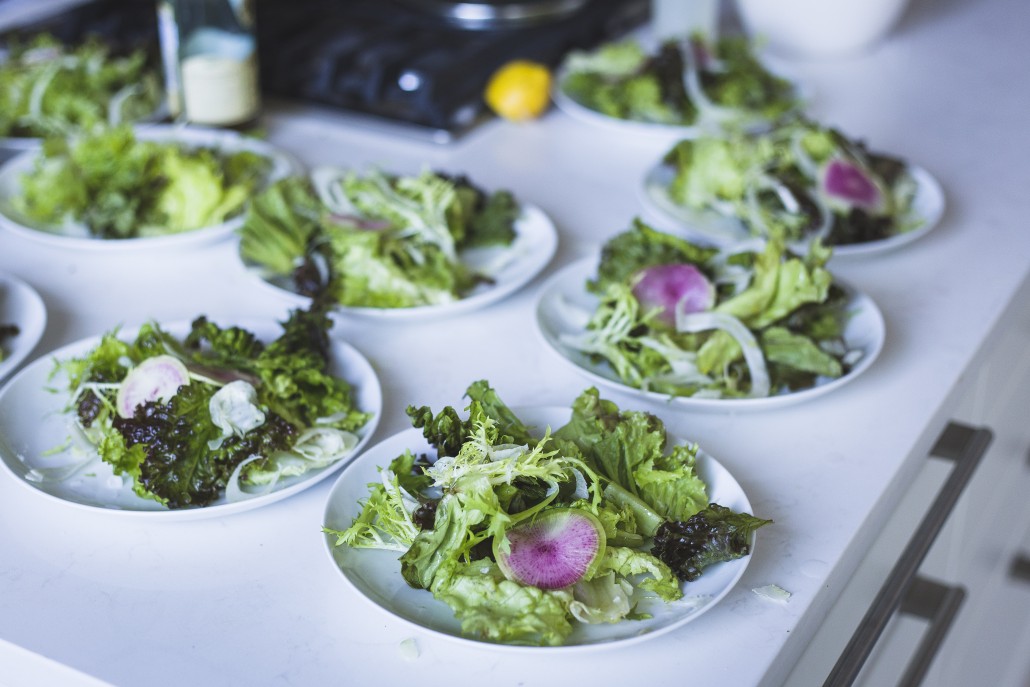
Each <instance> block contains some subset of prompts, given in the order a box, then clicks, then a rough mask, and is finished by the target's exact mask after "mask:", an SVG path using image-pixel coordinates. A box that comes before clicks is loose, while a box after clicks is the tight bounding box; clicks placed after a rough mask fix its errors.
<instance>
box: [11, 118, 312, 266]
mask: <svg viewBox="0 0 1030 687" xmlns="http://www.w3.org/2000/svg"><path fill="white" fill-rule="evenodd" d="M135 131H136V135H137V137H138V138H139V139H140V140H146V141H175V142H178V143H181V144H183V145H184V146H187V147H190V148H197V147H202V146H203V147H213V148H217V149H219V150H223V151H227V152H237V151H243V150H248V151H252V152H254V153H257V154H259V155H263V156H264V157H267V158H269V159H270V160H271V161H272V169H271V170H270V172H269V174H268V182H267V183H272V182H273V181H276V180H277V179H282V178H283V177H286V176H289V175H291V174H296V173H298V172H299V171H300V170H301V166H300V163H299V162H297V160H296V159H295V158H293V156H291V155H289V154H287V153H286V152H284V151H282V150H279V149H278V148H276V147H275V146H272V145H271V144H269V143H266V142H265V141H259V140H257V139H254V138H249V137H246V136H241V135H240V134H237V133H236V132H233V131H228V130H221V129H203V128H194V127H183V126H165V125H145V126H144V125H141V126H137V127H136V129H135ZM39 154H40V153H39V151H38V150H28V151H26V152H24V153H21V154H20V155H17V156H16V157H13V158H11V159H10V160H8V161H7V162H5V163H4V164H3V165H2V166H0V226H2V227H4V228H5V229H7V230H8V231H11V232H14V233H16V234H19V235H21V236H24V237H26V238H30V239H33V240H37V241H41V242H43V243H47V244H50V245H52V246H59V247H64V248H71V249H74V250H103V251H110V250H138V249H151V248H166V247H173V246H174V247H182V246H194V245H201V244H205V243H209V242H213V241H216V240H218V239H222V238H225V237H227V236H230V235H231V234H232V233H233V232H234V231H236V229H237V228H239V227H240V225H242V224H243V218H244V213H243V212H240V213H239V214H237V215H236V216H235V217H233V218H232V219H229V220H228V221H225V222H222V223H221V224H216V225H213V226H209V227H201V228H199V229H194V230H192V231H185V232H182V233H179V234H169V235H167V236H149V237H144V238H132V239H102V238H98V237H95V236H91V235H90V234H89V232H88V231H87V230H86V228H85V227H84V226H82V225H81V224H75V223H70V224H68V225H65V226H60V227H55V226H51V225H45V224H41V223H39V222H35V221H34V220H31V219H29V218H27V217H24V216H22V215H21V214H20V213H19V212H18V211H17V210H16V209H14V207H12V202H13V199H14V198H16V197H18V196H19V195H20V194H21V179H22V176H23V175H24V174H26V173H27V172H30V171H32V169H33V168H34V166H35V164H36V159H37V158H38V156H39Z"/></svg>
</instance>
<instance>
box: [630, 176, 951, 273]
mask: <svg viewBox="0 0 1030 687" xmlns="http://www.w3.org/2000/svg"><path fill="white" fill-rule="evenodd" d="M905 169H906V171H907V172H908V173H909V175H910V176H911V177H912V179H913V180H914V181H915V183H916V194H915V196H914V198H913V201H912V203H913V207H914V206H915V205H917V204H918V198H919V197H920V195H923V196H924V197H925V198H926V202H927V203H930V204H932V205H933V207H932V208H931V209H930V211H929V212H927V213H920V214H921V216H922V218H923V219H924V222H923V226H920V227H917V228H915V229H911V230H909V231H905V232H902V233H900V234H894V235H892V236H888V237H887V238H885V239H879V240H876V241H864V242H860V243H845V244H839V245H838V244H830V247H831V248H832V249H833V257H835V258H836V257H840V258H855V257H861V256H867V255H878V254H880V253H886V252H888V251H893V250H895V249H897V248H900V247H902V246H905V245H908V244H909V243H912V242H914V241H916V240H918V239H920V238H922V237H924V236H926V235H927V234H929V233H930V232H931V231H933V230H934V229H936V228H937V227H938V226H939V225H940V224H941V220H942V219H943V218H944V213H945V210H946V207H947V198H946V196H945V193H944V187H943V186H942V185H941V183H940V181H939V180H938V179H937V178H936V177H935V176H934V175H933V174H931V173H930V171H929V170H927V169H926V168H925V167H923V166H921V165H916V164H912V163H908V162H906V163H905ZM672 174H675V166H674V165H672V164H670V163H668V162H665V161H664V160H661V159H660V160H658V161H657V162H656V163H655V164H653V165H652V166H651V167H649V168H648V170H647V172H646V173H645V174H644V179H643V182H642V183H641V185H640V187H639V189H638V191H639V195H640V198H641V200H642V201H643V203H644V205H645V207H647V209H648V210H650V211H651V213H652V214H654V215H656V216H658V217H661V218H663V219H664V220H666V221H670V222H674V223H675V225H676V230H677V231H681V232H684V233H686V234H688V235H689V236H691V237H692V238H697V239H698V240H703V241H705V242H708V243H710V244H713V245H716V246H718V247H726V246H729V245H732V243H733V242H735V241H747V240H750V239H754V238H761V237H755V236H751V235H749V234H748V232H747V229H745V228H744V226H743V224H742V223H741V222H740V220H739V219H737V218H734V217H726V216H724V215H720V214H718V213H717V212H715V211H714V210H702V211H696V212H695V211H693V210H690V209H688V208H683V207H681V206H679V205H677V204H676V203H674V202H673V201H672V199H671V198H670V197H669V194H668V193H667V189H668V181H669V176H670V175H672ZM718 224H722V225H724V226H727V227H732V228H731V229H729V231H733V232H734V233H736V234H738V235H737V236H734V237H730V236H727V235H725V232H723V231H720V230H719V229H718V228H716V225H718ZM705 225H707V228H706V226H705ZM789 245H790V248H791V250H793V251H794V252H797V253H801V254H804V253H805V252H807V250H808V246H807V244H806V243H805V242H804V241H795V242H791V243H790V244H789Z"/></svg>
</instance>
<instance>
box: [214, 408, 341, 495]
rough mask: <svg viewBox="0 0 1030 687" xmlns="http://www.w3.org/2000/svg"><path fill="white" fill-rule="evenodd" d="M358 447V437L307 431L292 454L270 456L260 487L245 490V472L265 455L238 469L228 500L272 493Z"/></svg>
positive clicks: (323, 430) (335, 431) (331, 431)
mask: <svg viewBox="0 0 1030 687" xmlns="http://www.w3.org/2000/svg"><path fill="white" fill-rule="evenodd" d="M357 444H358V437H357V435H356V434H353V433H351V432H346V431H344V430H341V429H334V428H332V427H312V428H309V429H306V430H304V431H303V432H301V433H300V435H299V436H298V437H297V440H296V441H295V442H294V443H293V448H292V450H290V451H280V452H278V453H276V454H273V455H272V456H269V463H270V464H269V466H268V468H267V469H265V470H264V471H263V472H261V473H260V476H259V481H258V482H257V483H256V484H255V486H257V487H258V488H256V489H252V490H245V489H244V486H243V483H242V482H241V480H242V475H243V469H244V468H245V467H246V466H247V465H249V464H250V463H253V462H254V461H255V460H259V459H261V458H264V456H251V457H249V458H247V459H246V460H244V461H243V462H241V463H240V464H239V465H237V466H236V469H235V470H233V471H232V474H231V475H230V476H229V482H228V484H226V486H225V499H226V501H228V502H229V503H235V502H237V501H242V500H245V499H249V498H254V497H255V496H262V495H264V494H268V493H270V492H272V491H273V490H274V489H275V488H276V487H277V486H278V485H279V484H280V483H281V482H282V481H283V480H284V479H286V478H288V477H296V476H297V475H303V474H304V473H306V472H310V471H311V470H317V469H319V468H324V467H326V466H328V465H331V464H333V463H335V462H336V461H338V460H340V459H341V458H343V457H345V456H346V455H347V454H349V453H350V452H351V451H352V450H354V447H355V446H357Z"/></svg>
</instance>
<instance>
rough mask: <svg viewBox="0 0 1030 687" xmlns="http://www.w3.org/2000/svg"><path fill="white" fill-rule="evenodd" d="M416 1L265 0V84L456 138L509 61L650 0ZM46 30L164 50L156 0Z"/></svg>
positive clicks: (580, 43)
mask: <svg viewBox="0 0 1030 687" xmlns="http://www.w3.org/2000/svg"><path fill="white" fill-rule="evenodd" d="M528 1H532V0H528ZM416 6H417V3H415V4H413V3H412V0H407V2H393V1H391V0H256V17H257V27H258V28H257V32H258V46H259V47H258V51H259V58H260V65H261V88H262V91H264V92H265V93H266V94H267V95H273V96H278V97H281V98H286V99H295V100H301V101H306V102H313V103H318V104H321V105H326V106H329V107H331V108H335V109H339V110H342V111H344V112H348V113H353V114H358V115H361V117H362V119H364V120H367V121H369V122H389V123H397V124H403V125H406V126H407V127H409V128H411V129H414V130H421V131H425V132H433V133H435V134H442V139H443V140H447V139H450V138H454V137H457V136H459V135H461V134H462V133H464V132H465V131H467V130H468V129H470V128H472V127H473V126H475V124H476V123H478V122H480V121H482V120H483V119H484V117H486V116H488V115H489V113H488V110H487V108H486V106H485V104H484V103H483V101H482V93H483V90H484V88H485V86H486V83H487V81H488V79H489V77H490V75H491V74H493V72H494V71H495V70H496V69H497V68H498V67H499V66H501V65H502V64H504V63H505V62H507V61H509V60H513V59H530V60H535V61H539V62H543V63H545V64H548V65H551V66H555V65H557V64H558V62H560V60H561V58H562V57H563V56H564V55H565V54H566V53H567V52H568V51H569V50H571V49H573V48H586V47H590V46H593V45H597V44H598V43H600V42H602V41H605V40H610V39H612V38H615V37H617V36H620V35H622V34H624V33H625V32H627V31H628V30H630V29H632V28H633V27H634V26H636V25H638V24H640V23H641V22H643V21H644V20H645V19H646V16H647V11H648V1H647V0H590V1H589V2H588V3H587V4H586V5H585V6H584V8H583V9H581V10H578V11H575V12H574V13H572V14H567V15H565V16H562V17H560V18H558V19H552V20H548V21H543V22H539V23H536V24H532V25H526V26H513V27H511V28H488V29H470V28H462V27H459V26H455V25H454V24H452V23H448V22H447V21H446V20H444V19H441V18H440V17H438V16H436V15H434V14H432V13H430V12H420V11H419V10H418V9H416ZM38 30H47V31H51V32H53V33H56V34H57V35H58V36H59V37H60V38H61V39H62V40H64V41H67V42H77V41H78V40H81V39H82V38H83V37H84V36H85V35H86V34H98V35H100V36H102V37H104V38H105V39H106V40H108V41H110V42H112V43H113V44H114V45H115V47H116V48H128V47H138V46H139V45H149V46H151V48H152V49H153V51H154V55H155V58H156V55H157V45H156V41H157V38H156V36H157V33H156V14H155V3H154V1H153V0H96V1H95V2H91V3H88V4H85V5H83V6H80V7H77V8H74V9H72V10H69V11H67V12H65V13H63V14H62V15H59V16H56V17H52V18H49V19H46V20H43V21H41V22H37V23H36V24H34V25H33V26H31V27H27V28H26V32H32V31H38ZM435 138H437V139H438V140H441V136H440V135H437V136H435Z"/></svg>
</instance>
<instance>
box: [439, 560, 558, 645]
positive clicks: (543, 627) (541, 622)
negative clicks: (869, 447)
mask: <svg viewBox="0 0 1030 687" xmlns="http://www.w3.org/2000/svg"><path fill="white" fill-rule="evenodd" d="M437 579H438V580H439V581H438V582H437V583H436V584H435V585H434V586H433V589H432V591H433V596H434V597H436V598H437V599H439V600H440V601H443V602H444V603H446V604H447V605H448V606H450V607H451V608H452V609H453V610H454V615H455V617H457V618H458V619H459V620H460V621H461V630H462V632H463V633H464V634H466V635H468V636H470V637H477V638H480V639H484V640H487V641H491V642H497V643H502V644H528V645H532V646H541V645H542V646H557V645H560V644H562V643H563V642H564V641H565V639H566V638H567V637H568V636H569V635H570V634H571V633H572V623H571V622H569V618H568V606H569V603H570V602H571V600H572V593H571V592H569V591H567V590H543V589H537V588H536V587H530V586H526V585H521V584H518V583H517V582H512V581H510V580H507V579H505V577H504V575H503V574H502V573H501V571H500V570H499V569H498V568H497V564H496V563H494V562H493V561H490V560H475V561H471V562H469V563H461V562H458V561H451V562H450V564H449V565H448V566H447V569H446V571H445V574H441V575H438V576H437Z"/></svg>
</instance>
